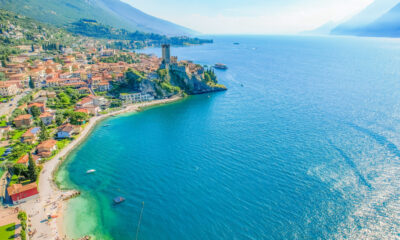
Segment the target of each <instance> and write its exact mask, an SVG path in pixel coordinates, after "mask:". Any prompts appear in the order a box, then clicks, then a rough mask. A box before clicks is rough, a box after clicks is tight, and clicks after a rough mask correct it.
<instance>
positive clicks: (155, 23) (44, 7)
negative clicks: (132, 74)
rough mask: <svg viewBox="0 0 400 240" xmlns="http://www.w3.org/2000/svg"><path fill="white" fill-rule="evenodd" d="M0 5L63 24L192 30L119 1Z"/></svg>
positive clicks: (5, 1) (0, 0) (8, 1)
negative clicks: (86, 21) (85, 21)
mask: <svg viewBox="0 0 400 240" xmlns="http://www.w3.org/2000/svg"><path fill="white" fill-rule="evenodd" d="M0 8H3V9H7V10H10V11H13V12H16V13H19V14H23V15H25V16H28V17H31V18H34V19H36V20H39V21H42V22H47V23H50V24H54V25H56V26H63V25H66V24H70V23H72V22H76V21H78V20H79V19H81V18H88V19H95V20H97V21H99V22H101V23H103V24H106V25H110V26H113V27H116V28H125V29H127V30H130V31H136V30H138V31H145V32H154V33H159V34H166V35H188V34H191V33H193V32H192V31H191V30H189V29H187V28H184V27H181V26H178V25H176V24H173V23H171V22H168V21H164V20H161V19H158V18H155V17H152V16H150V15H147V14H145V13H143V12H141V11H139V10H137V9H136V8H134V7H132V6H130V5H128V4H126V3H123V2H121V1H119V0H0Z"/></svg>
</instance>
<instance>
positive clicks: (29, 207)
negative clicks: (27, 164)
mask: <svg viewBox="0 0 400 240" xmlns="http://www.w3.org/2000/svg"><path fill="white" fill-rule="evenodd" d="M182 99H183V97H180V96H175V97H172V98H169V99H161V100H153V101H150V102H144V103H135V104H130V105H127V106H126V107H125V108H124V109H121V110H117V111H115V112H110V113H107V114H104V115H100V116H95V117H92V118H91V119H90V120H89V123H88V124H87V125H86V127H85V128H84V129H83V130H82V131H81V133H80V134H79V135H78V137H77V138H76V139H74V140H73V141H72V142H70V143H69V144H68V145H67V146H66V147H65V148H63V149H62V150H61V151H60V152H59V153H57V154H56V155H55V156H54V157H53V158H52V159H51V160H49V161H48V162H46V163H44V164H43V169H42V171H41V174H40V176H39V185H38V187H39V197H37V198H36V200H30V201H28V202H26V203H22V204H21V205H20V206H19V207H21V208H22V209H23V210H25V211H26V212H27V214H28V216H29V219H30V224H31V225H32V226H31V227H30V228H29V229H31V230H32V231H36V233H35V235H34V236H33V237H31V238H30V239H41V238H45V239H67V235H66V233H65V231H64V221H63V218H64V211H65V210H66V206H67V204H66V203H67V201H68V199H69V197H70V196H71V195H74V194H76V193H77V191H76V190H62V189H59V187H58V186H57V184H56V182H55V174H56V173H57V171H58V169H59V167H60V166H61V164H62V163H63V162H64V160H65V159H66V158H67V156H68V155H69V154H70V153H71V152H72V151H73V150H74V149H75V148H76V147H77V146H78V145H79V144H80V143H82V142H83V141H85V140H86V138H87V137H89V136H90V133H91V132H92V131H93V129H94V128H95V127H96V126H97V124H98V123H101V122H102V121H103V120H105V119H106V118H108V117H111V116H116V115H120V114H124V113H131V112H139V111H140V110H141V109H142V108H146V107H152V106H157V105H162V104H167V103H172V102H176V101H179V100H182ZM48 215H57V218H56V219H55V221H54V220H48V221H44V219H47V216H48ZM81 237H83V236H81Z"/></svg>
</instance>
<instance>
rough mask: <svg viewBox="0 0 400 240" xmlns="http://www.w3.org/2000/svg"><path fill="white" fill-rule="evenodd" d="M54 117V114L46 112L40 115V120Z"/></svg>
mask: <svg viewBox="0 0 400 240" xmlns="http://www.w3.org/2000/svg"><path fill="white" fill-rule="evenodd" d="M52 116H53V114H51V113H49V112H44V113H42V114H40V116H39V117H40V118H45V117H52Z"/></svg>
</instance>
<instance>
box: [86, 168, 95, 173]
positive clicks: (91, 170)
mask: <svg viewBox="0 0 400 240" xmlns="http://www.w3.org/2000/svg"><path fill="white" fill-rule="evenodd" d="M94 172H96V170H94V169H90V170H87V171H86V173H94Z"/></svg>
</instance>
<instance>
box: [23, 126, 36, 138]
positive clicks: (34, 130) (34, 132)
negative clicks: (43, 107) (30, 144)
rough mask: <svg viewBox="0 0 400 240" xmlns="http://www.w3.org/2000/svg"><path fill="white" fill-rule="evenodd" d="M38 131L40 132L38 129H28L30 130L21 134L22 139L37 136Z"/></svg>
mask: <svg viewBox="0 0 400 240" xmlns="http://www.w3.org/2000/svg"><path fill="white" fill-rule="evenodd" d="M39 131H40V128H38V127H35V128H30V129H28V131H26V132H25V133H24V134H22V137H30V136H34V135H35V134H37V133H38V132H39Z"/></svg>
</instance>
